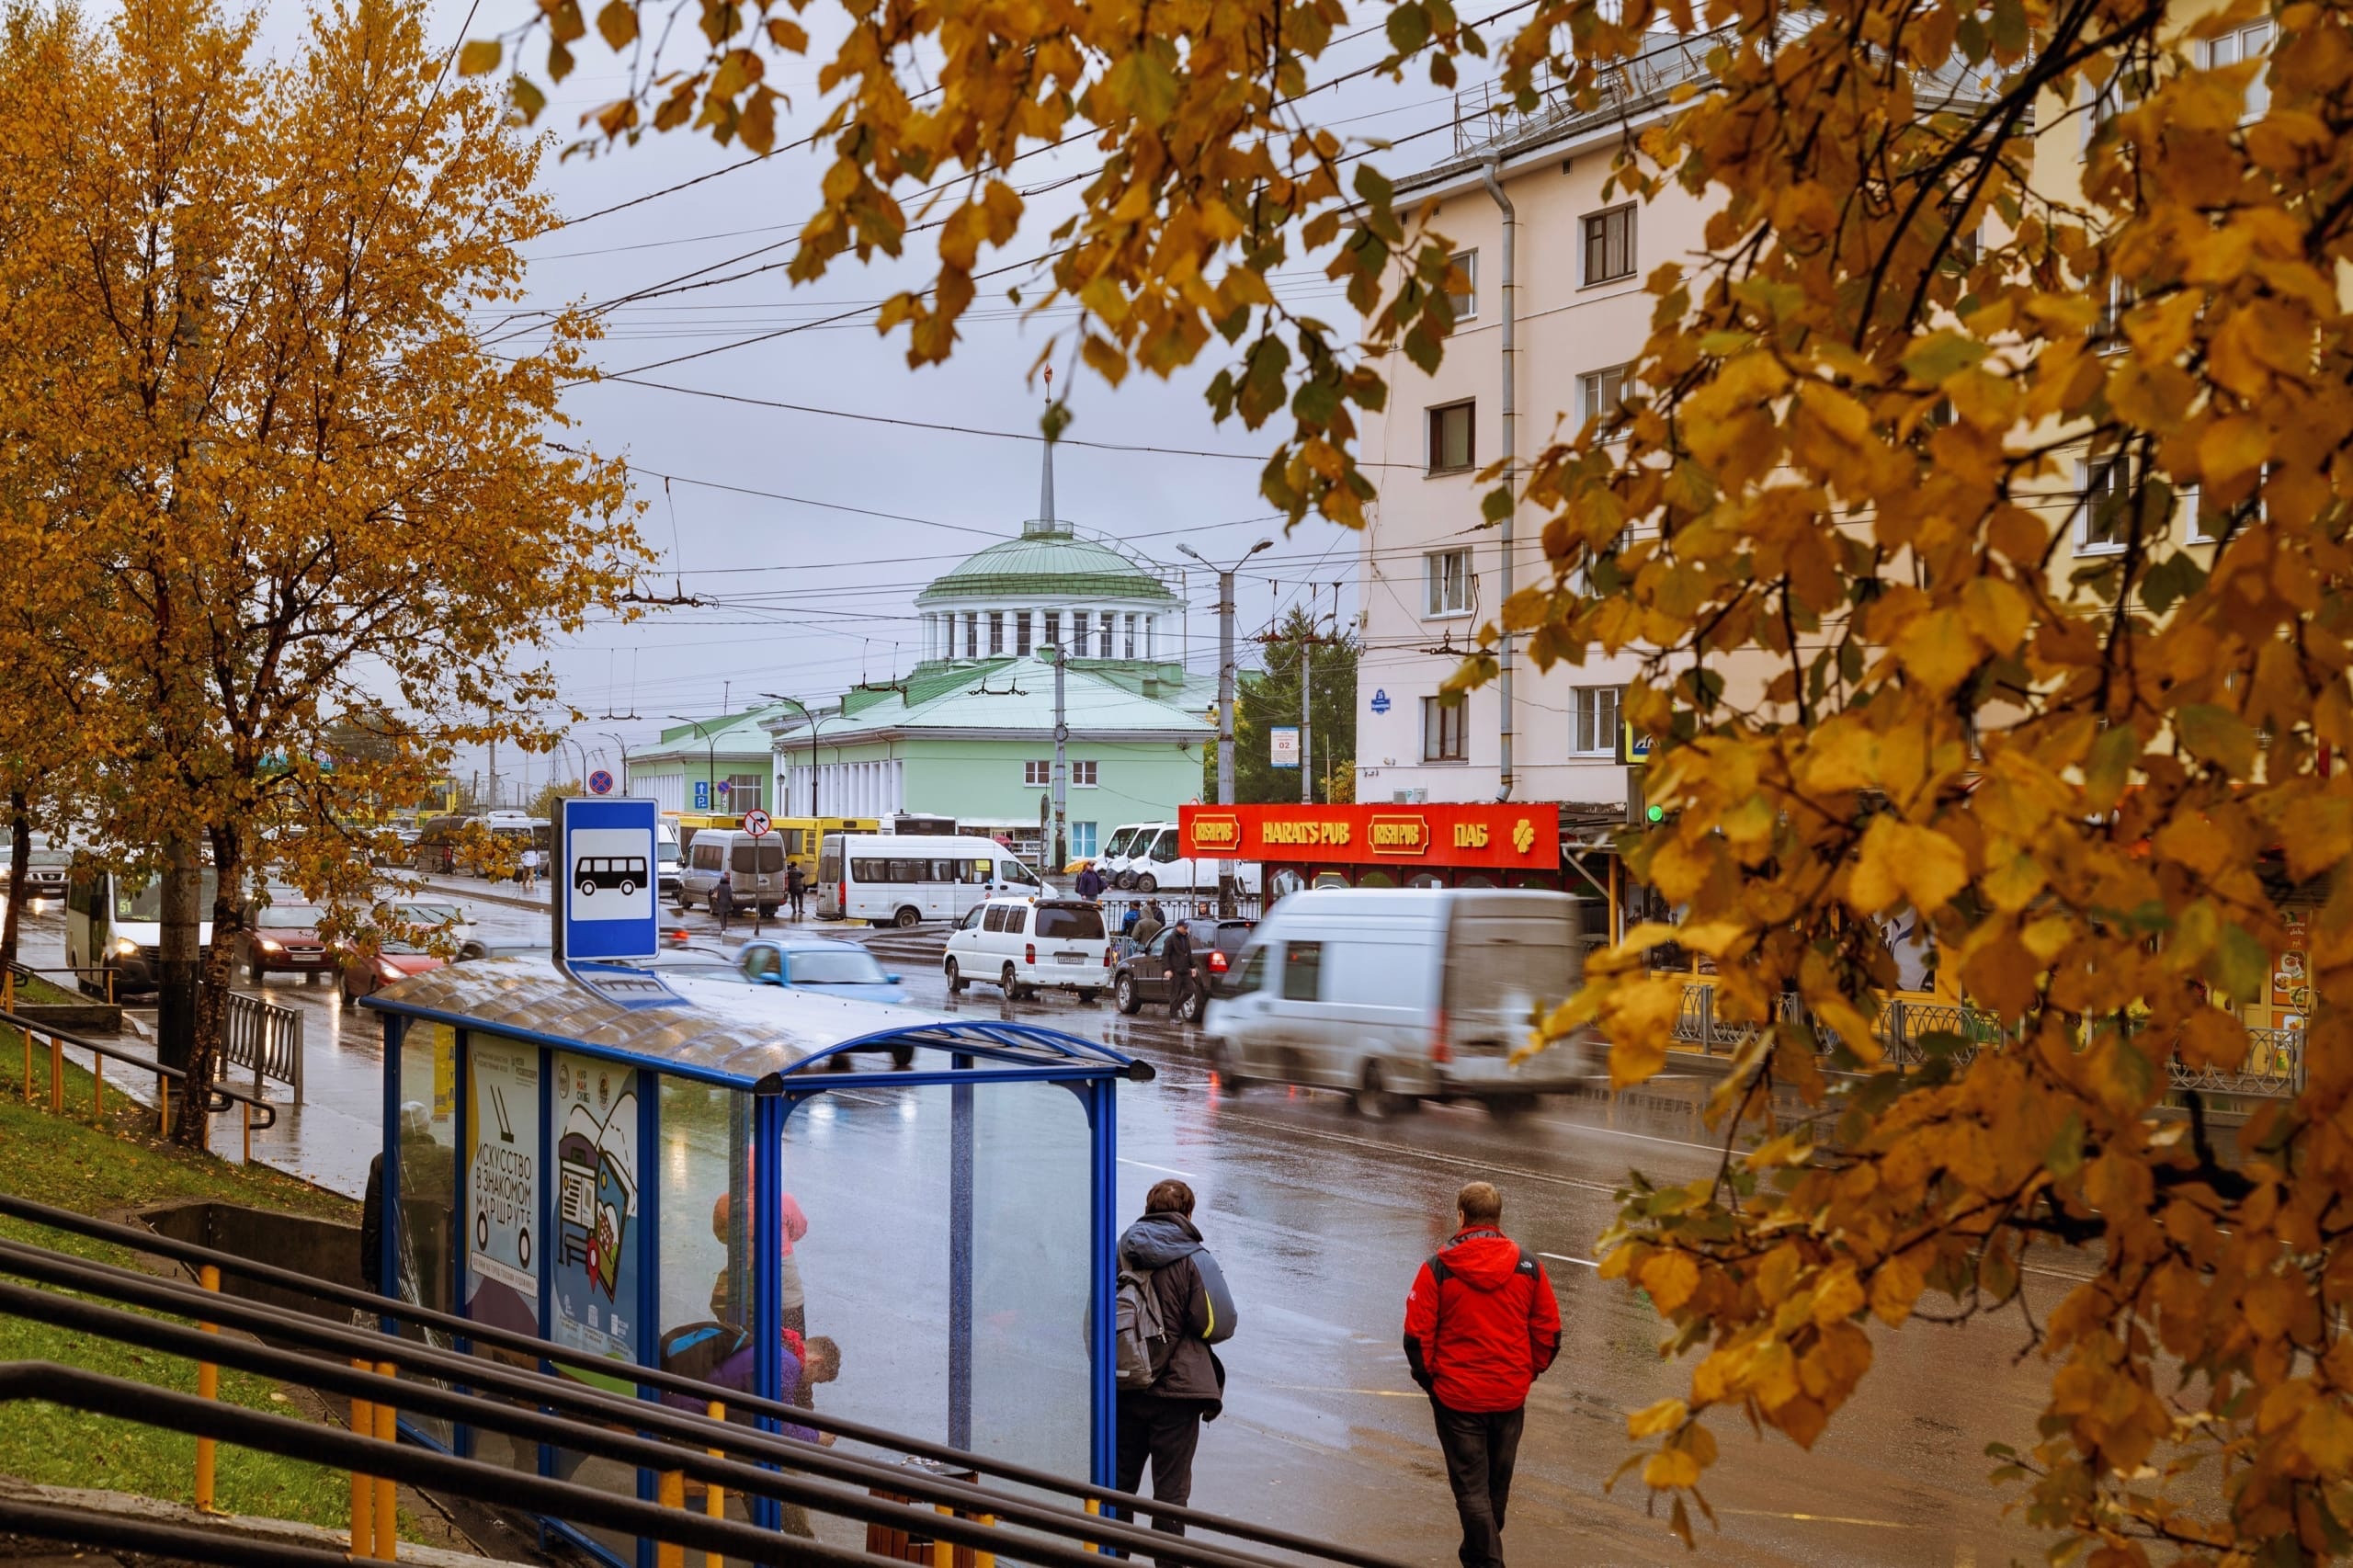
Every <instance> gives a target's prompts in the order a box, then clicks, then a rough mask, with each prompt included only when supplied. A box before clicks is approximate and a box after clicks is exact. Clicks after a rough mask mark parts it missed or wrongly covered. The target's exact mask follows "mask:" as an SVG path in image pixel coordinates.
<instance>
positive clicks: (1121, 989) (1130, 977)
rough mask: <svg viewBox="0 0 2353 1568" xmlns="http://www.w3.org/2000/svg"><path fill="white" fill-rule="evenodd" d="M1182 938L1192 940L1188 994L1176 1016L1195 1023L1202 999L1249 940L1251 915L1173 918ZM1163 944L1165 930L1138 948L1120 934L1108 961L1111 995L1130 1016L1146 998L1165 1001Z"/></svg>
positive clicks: (1228, 969)
mask: <svg viewBox="0 0 2353 1568" xmlns="http://www.w3.org/2000/svg"><path fill="white" fill-rule="evenodd" d="M1179 924H1180V925H1182V926H1184V927H1185V935H1186V937H1188V939H1189V940H1190V941H1191V942H1192V944H1193V992H1192V998H1191V1000H1190V1001H1188V1003H1187V1004H1186V1006H1185V1010H1184V1011H1183V1012H1182V1013H1180V1014H1179V1015H1178V1017H1180V1018H1181V1019H1182V1020H1183V1021H1184V1022H1186V1023H1188V1024H1192V1023H1199V1021H1200V1017H1201V1009H1202V1007H1203V1006H1204V1005H1205V1004H1204V998H1206V997H1207V996H1209V995H1210V994H1211V992H1212V991H1213V990H1215V989H1216V986H1217V983H1218V982H1220V981H1222V980H1223V979H1224V978H1225V976H1226V974H1227V972H1228V971H1230V970H1231V969H1232V968H1233V964H1234V962H1235V960H1237V958H1238V957H1239V955H1240V954H1241V952H1242V947H1243V944H1244V943H1245V942H1247V941H1248V940H1249V939H1250V931H1251V928H1252V927H1253V926H1256V924H1257V923H1256V921H1252V920H1186V921H1181V922H1179ZM1167 946H1168V933H1167V932H1166V931H1162V932H1159V933H1157V934H1155V935H1154V937H1153V938H1152V941H1151V943H1150V944H1149V945H1148V946H1145V947H1142V948H1139V947H1138V946H1136V944H1135V943H1133V942H1131V941H1130V940H1128V939H1127V938H1126V937H1120V949H1121V951H1120V956H1119V957H1118V958H1116V959H1115V960H1113V961H1112V964H1111V999H1112V1000H1113V1001H1114V1002H1117V1003H1118V1004H1119V1006H1120V1011H1121V1012H1122V1013H1127V1014H1130V1015H1133V1014H1136V1013H1141V1012H1142V1011H1143V1008H1144V1004H1145V1003H1147V1002H1165V1001H1167V1000H1168V982H1167V980H1166V979H1165V973H1166V966H1165V965H1164V964H1163V963H1162V962H1161V961H1160V960H1161V952H1162V949H1165V948H1166V947H1167Z"/></svg>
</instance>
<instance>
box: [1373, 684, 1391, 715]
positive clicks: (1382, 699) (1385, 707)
mask: <svg viewBox="0 0 2353 1568" xmlns="http://www.w3.org/2000/svg"><path fill="white" fill-rule="evenodd" d="M1372 710H1373V711H1374V712H1376V713H1386V712H1388V711H1389V694H1388V693H1387V692H1385V691H1383V690H1381V688H1380V687H1374V688H1373V693H1372Z"/></svg>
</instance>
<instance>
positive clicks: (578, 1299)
mask: <svg viewBox="0 0 2353 1568" xmlns="http://www.w3.org/2000/svg"><path fill="white" fill-rule="evenodd" d="M550 1061H551V1069H552V1071H553V1072H554V1074H555V1091H554V1098H553V1101H552V1115H553V1118H554V1121H555V1126H556V1144H555V1162H556V1164H555V1184H556V1185H555V1247H556V1251H555V1257H554V1259H553V1264H552V1269H553V1281H554V1287H555V1301H554V1307H555V1311H554V1312H553V1314H552V1315H553V1319H554V1325H553V1327H554V1335H555V1342H556V1343H557V1344H559V1345H565V1346H572V1347H573V1348H574V1349H577V1350H582V1351H585V1352H587V1353H588V1354H589V1355H592V1356H605V1357H612V1358H616V1359H620V1360H628V1361H634V1360H636V1359H637V1358H638V1344H637V1340H638V1331H639V1329H640V1327H641V1326H642V1325H640V1324H638V1323H637V1321H636V1318H637V1282H638V1267H639V1257H638V1254H639V1251H640V1250H641V1249H640V1247H639V1244H638V1237H639V1225H638V1191H639V1181H638V1177H639V1170H638V1163H637V1157H638V1155H637V1131H638V1123H637V1113H638V1100H637V1074H636V1073H635V1072H634V1071H633V1070H631V1069H630V1068H626V1067H617V1066H615V1065H614V1064H613V1063H611V1062H599V1061H597V1060H596V1059H595V1058H593V1057H587V1056H574V1055H573V1054H571V1053H570V1052H568V1051H556V1052H555V1053H553V1055H552V1056H551V1058H550Z"/></svg>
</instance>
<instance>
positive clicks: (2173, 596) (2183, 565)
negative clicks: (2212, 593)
mask: <svg viewBox="0 0 2353 1568" xmlns="http://www.w3.org/2000/svg"><path fill="white" fill-rule="evenodd" d="M2205 585H2206V569H2205V568H2204V567H2202V566H2200V565H2199V564H2198V562H2196V561H2194V560H2192V559H2190V557H2189V554H2188V551H2175V552H2174V553H2173V554H2171V555H2168V556H2166V557H2165V559H2164V560H2163V561H2160V562H2157V563H2156V564H2155V565H2154V566H2152V567H2151V568H2149V570H2148V571H2147V572H2146V573H2145V574H2143V576H2142V578H2141V598H2142V601H2143V603H2145V604H2146V605H2147V606H2148V607H2149V608H2151V609H2153V610H2154V611H2156V613H2157V614H2159V615H2163V614H2165V612H2166V611H2167V610H2169V609H2171V608H2173V607H2174V606H2176V605H2177V604H2179V603H2180V602H2181V601H2182V600H2184V599H2186V598H2188V597H2189V596H2190V595H2192V594H2194V593H2196V592H2197V591H2198V590H2199V589H2200V588H2202V587H2204V586H2205Z"/></svg>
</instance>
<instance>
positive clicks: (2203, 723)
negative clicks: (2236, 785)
mask: <svg viewBox="0 0 2353 1568" xmlns="http://www.w3.org/2000/svg"><path fill="white" fill-rule="evenodd" d="M2173 727H2174V733H2176V734H2177V735H2179V736H2180V737H2181V744H2182V745H2183V746H2184V747H2185V748H2186V749H2187V750H2188V752H2189V754H2190V755H2191V756H2195V757H2197V758H2199V759H2200V760H2201V761H2204V762H2209V763H2211V764H2213V765H2214V766H2215V767H2220V768H2222V769H2223V770H2224V771H2225V772H2227V773H2229V774H2230V775H2231V777H2233V778H2248V777H2250V776H2251V775H2252V774H2253V773H2254V772H2255V727H2254V726H2253V725H2251V724H2249V723H2248V722H2246V721H2245V720H2244V719H2242V718H2240V717H2239V716H2238V715H2237V714H2235V713H2234V712H2232V711H2231V710H2229V709H2227V708H2217V707H2215V706H2214V705H2213V704H2212V703H2209V702H2192V703H2190V704H2188V705H2187V706H2186V707H2183V708H2181V709H2179V710H2177V711H2176V712H2175V714H2174V716H2173Z"/></svg>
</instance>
